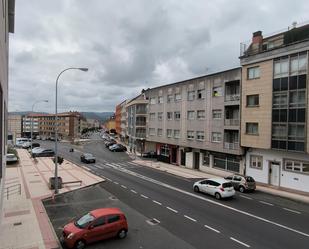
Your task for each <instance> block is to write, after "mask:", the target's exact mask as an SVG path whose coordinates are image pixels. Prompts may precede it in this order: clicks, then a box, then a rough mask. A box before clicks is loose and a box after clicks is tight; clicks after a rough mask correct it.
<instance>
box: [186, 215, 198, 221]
mask: <svg viewBox="0 0 309 249" xmlns="http://www.w3.org/2000/svg"><path fill="white" fill-rule="evenodd" d="M184 217H186V218H187V219H189V220H191V221H194V222H196V219H193V218H191V217H190V216H187V215H184Z"/></svg>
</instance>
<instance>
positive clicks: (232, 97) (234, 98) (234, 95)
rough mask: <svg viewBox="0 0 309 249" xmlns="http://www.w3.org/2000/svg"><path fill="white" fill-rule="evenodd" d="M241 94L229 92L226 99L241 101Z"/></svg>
mask: <svg viewBox="0 0 309 249" xmlns="http://www.w3.org/2000/svg"><path fill="white" fill-rule="evenodd" d="M239 100H240V94H228V95H225V101H239Z"/></svg>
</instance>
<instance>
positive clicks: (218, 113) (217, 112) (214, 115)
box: [212, 109, 222, 119]
mask: <svg viewBox="0 0 309 249" xmlns="http://www.w3.org/2000/svg"><path fill="white" fill-rule="evenodd" d="M221 116H222V110H220V109H217V110H212V118H213V119H221Z"/></svg>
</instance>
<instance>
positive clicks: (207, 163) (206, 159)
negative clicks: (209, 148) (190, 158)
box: [203, 153, 209, 166]
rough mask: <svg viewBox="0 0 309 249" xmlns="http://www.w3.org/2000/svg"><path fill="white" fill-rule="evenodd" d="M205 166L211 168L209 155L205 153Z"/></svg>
mask: <svg viewBox="0 0 309 249" xmlns="http://www.w3.org/2000/svg"><path fill="white" fill-rule="evenodd" d="M203 165H205V166H209V153H203Z"/></svg>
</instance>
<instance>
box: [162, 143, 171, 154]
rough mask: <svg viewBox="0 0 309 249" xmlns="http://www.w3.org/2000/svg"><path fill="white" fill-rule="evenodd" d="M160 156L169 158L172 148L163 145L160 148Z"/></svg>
mask: <svg viewBox="0 0 309 249" xmlns="http://www.w3.org/2000/svg"><path fill="white" fill-rule="evenodd" d="M160 155H161V156H169V155H170V148H169V147H168V145H167V144H165V145H162V146H161V147H160Z"/></svg>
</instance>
